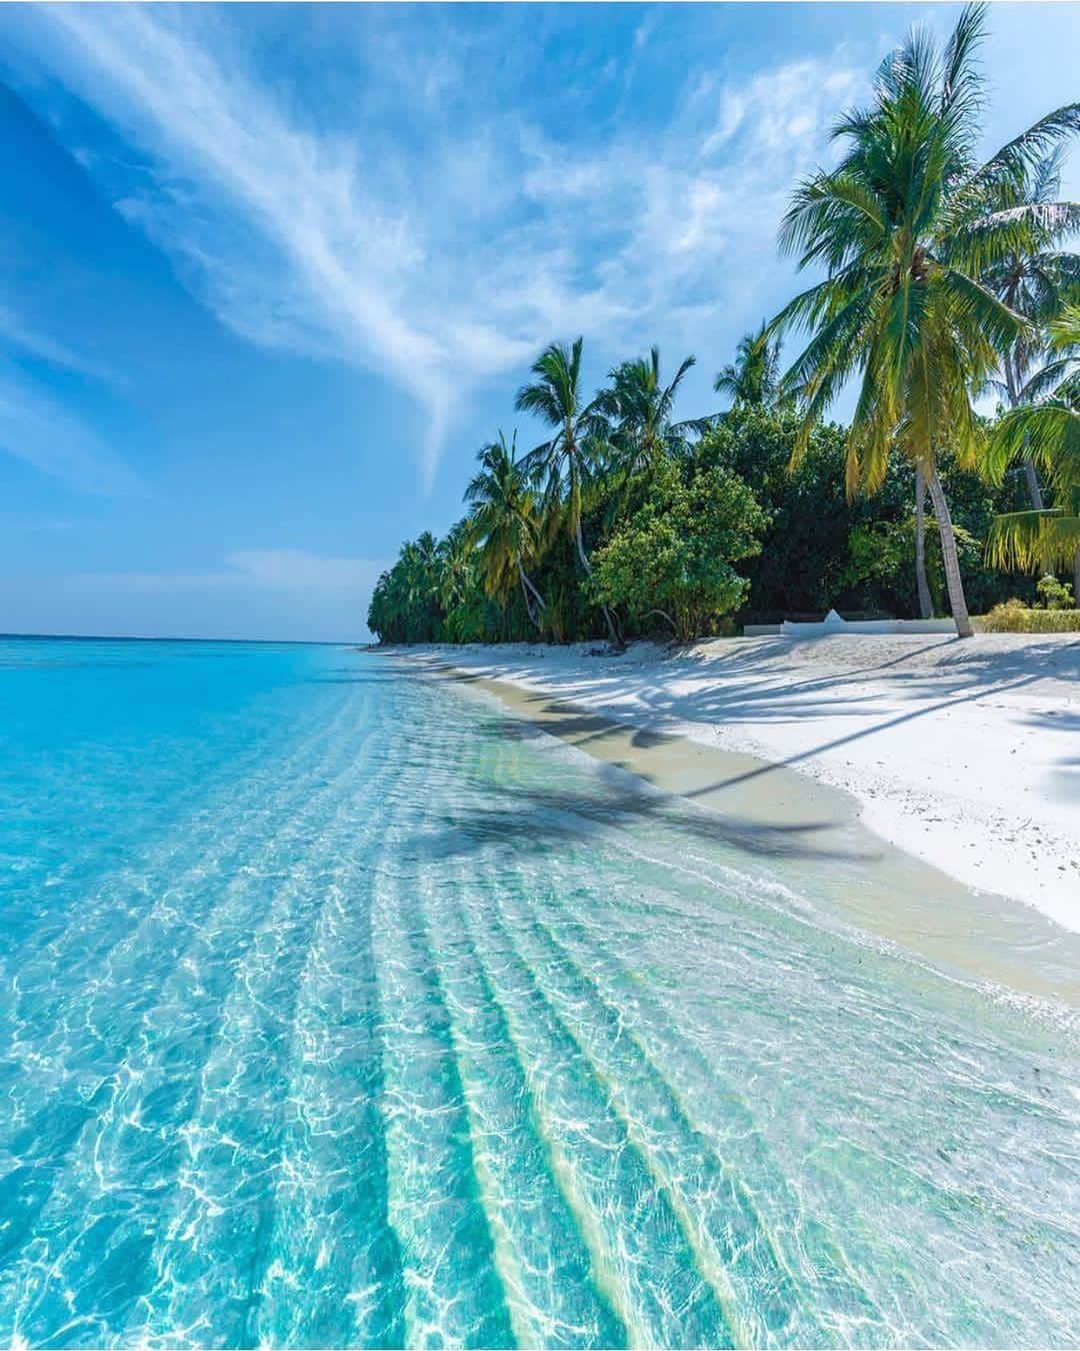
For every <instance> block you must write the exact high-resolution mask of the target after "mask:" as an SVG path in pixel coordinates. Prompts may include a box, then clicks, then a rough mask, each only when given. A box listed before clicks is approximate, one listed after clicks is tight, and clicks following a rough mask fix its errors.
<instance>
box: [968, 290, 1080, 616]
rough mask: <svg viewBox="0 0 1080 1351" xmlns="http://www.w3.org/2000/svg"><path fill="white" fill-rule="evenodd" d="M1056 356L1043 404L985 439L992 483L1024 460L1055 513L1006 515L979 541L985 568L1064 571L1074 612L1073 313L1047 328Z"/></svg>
mask: <svg viewBox="0 0 1080 1351" xmlns="http://www.w3.org/2000/svg"><path fill="white" fill-rule="evenodd" d="M1050 340H1051V342H1052V344H1053V346H1054V348H1056V349H1057V350H1058V351H1059V352H1061V353H1062V354H1063V355H1062V356H1061V358H1060V360H1059V361H1058V362H1056V363H1055V365H1056V366H1057V367H1058V368H1059V369H1061V370H1062V374H1063V378H1062V379H1061V381H1060V383H1059V384H1058V386H1057V387H1056V389H1055V390H1054V391H1053V393H1052V394H1051V395H1050V397H1049V398H1046V399H1044V400H1042V401H1041V402H1039V403H1036V404H1032V405H1030V406H1027V407H1019V408H1012V409H1010V410H1009V411H1008V412H1006V413H1005V414H1003V416H1002V417H1001V418H1000V420H999V421H998V424H997V426H996V427H995V429H994V432H993V436H992V438H991V455H992V458H991V466H990V467H991V470H992V472H993V473H994V476H995V477H1000V475H1001V474H1002V473H1003V472H1004V470H1005V468H1006V467H1007V466H1008V465H1009V464H1011V463H1013V462H1015V460H1016V459H1017V458H1021V457H1025V456H1027V457H1030V458H1031V459H1032V460H1033V461H1034V462H1035V463H1036V464H1037V465H1038V467H1039V468H1040V469H1041V470H1042V472H1043V474H1044V476H1045V478H1046V481H1047V483H1048V484H1049V486H1050V487H1051V488H1052V489H1053V492H1054V497H1055V505H1054V506H1053V507H1051V508H1046V507H1043V508H1040V509H1038V510H1032V511H1014V512H1010V513H1009V514H1008V515H1006V516H999V517H997V519H996V520H995V521H994V524H993V526H992V527H991V530H990V535H989V538H988V540H987V558H988V560H989V562H990V563H991V565H992V566H995V567H1001V568H1018V569H1024V570H1027V569H1031V570H1035V569H1043V568H1045V569H1054V568H1065V567H1071V568H1072V570H1073V596H1074V598H1075V599H1076V603H1077V604H1078V605H1080V305H1073V306H1070V307H1069V308H1067V309H1066V310H1065V312H1064V314H1063V315H1062V316H1061V318H1060V319H1059V320H1057V321H1056V322H1055V323H1053V324H1051V325H1050Z"/></svg>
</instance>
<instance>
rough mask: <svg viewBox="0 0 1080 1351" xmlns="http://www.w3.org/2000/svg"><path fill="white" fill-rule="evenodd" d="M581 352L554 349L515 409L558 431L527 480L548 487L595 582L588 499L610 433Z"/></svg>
mask: <svg viewBox="0 0 1080 1351" xmlns="http://www.w3.org/2000/svg"><path fill="white" fill-rule="evenodd" d="M581 346H582V340H581V338H578V339H577V341H576V342H575V343H574V344H573V346H572V347H569V348H568V347H566V346H565V344H563V343H554V342H553V343H552V344H551V345H550V346H549V347H546V348H545V349H544V351H543V352H541V354H540V356H539V357H537V359H536V361H535V362H533V366H532V374H533V375H534V376H536V379H535V380H534V381H533V382H532V383H531V384H528V385H524V386H522V388H521V389H519V390H518V394H517V399H516V400H515V404H514V406H515V407H516V408H517V409H518V410H519V411H520V412H526V413H534V414H536V416H537V417H539V418H540V419H541V420H542V421H543V422H546V423H547V425H548V426H549V427H551V428H552V429H553V432H554V435H553V436H552V437H551V438H550V439H549V440H547V441H544V442H542V443H541V444H540V445H539V446H537V447H536V448H535V450H531V451H530V452H529V453H528V455H526V456H525V458H524V460H523V462H522V463H523V467H524V469H525V472H526V474H528V476H529V477H530V478H531V479H532V480H533V481H534V482H536V483H540V484H543V488H544V498H545V501H546V503H547V506H548V508H549V510H550V511H551V512H552V513H553V515H554V514H555V513H557V512H561V513H562V519H563V520H564V521H565V525H566V528H567V530H568V531H569V533H570V535H571V536H572V537H573V540H574V543H575V546H576V548H577V556H578V561H579V562H580V564H581V567H582V570H583V571H584V573H585V574H586V576H588V577H591V576H592V568H591V567H590V566H589V558H588V555H587V554H586V552H585V541H584V539H583V537H582V531H581V516H582V511H583V493H584V490H585V488H586V486H587V485H588V483H589V481H590V480H591V479H592V477H593V474H594V470H595V466H596V462H597V459H598V455H599V451H600V449H601V447H602V446H604V445H605V444H606V443H607V440H608V431H607V427H606V424H605V420H604V416H603V412H602V410H601V408H600V406H599V405H598V402H597V400H596V399H593V400H590V401H589V402H586V401H585V399H584V397H583V395H582V392H581ZM601 608H602V609H603V612H604V620H605V622H606V624H607V629H608V636H609V637H610V639H611V641H612V643H615V644H617V643H618V641H619V639H618V635H617V634H616V631H615V624H614V621H613V619H612V617H611V611H610V610H609V609H608V607H607V606H606V605H603V606H602V607H601Z"/></svg>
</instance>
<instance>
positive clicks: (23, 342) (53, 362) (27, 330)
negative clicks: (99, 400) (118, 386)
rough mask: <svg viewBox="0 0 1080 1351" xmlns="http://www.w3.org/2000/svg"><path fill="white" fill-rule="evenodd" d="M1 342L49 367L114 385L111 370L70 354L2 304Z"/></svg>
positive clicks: (0, 307)
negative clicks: (56, 367)
mask: <svg viewBox="0 0 1080 1351" xmlns="http://www.w3.org/2000/svg"><path fill="white" fill-rule="evenodd" d="M0 339H2V340H3V341H4V342H5V343H6V344H7V345H8V346H9V347H13V348H15V349H16V351H18V352H21V353H26V354H28V355H29V356H31V357H34V358H36V359H37V360H38V361H44V362H46V363H47V364H48V365H50V366H58V367H60V368H61V369H62V370H68V371H74V372H75V373H76V374H77V375H87V376H89V377H90V378H91V379H93V380H102V381H105V382H107V383H110V384H111V383H114V382H115V376H114V375H113V374H112V373H111V372H110V371H107V370H105V368H104V367H102V366H99V365H97V363H96V362H93V361H91V360H89V358H87V357H84V356H82V355H81V354H80V353H78V352H74V351H72V350H71V348H70V347H65V346H64V344H63V343H60V342H57V341H56V339H55V338H53V337H51V336H50V335H49V334H46V333H41V332H39V331H38V330H37V329H36V328H34V327H33V326H32V325H30V324H28V323H27V322H26V320H25V319H23V318H22V317H21V316H20V315H18V314H16V313H15V311H14V310H13V309H10V308H8V307H7V306H5V305H0Z"/></svg>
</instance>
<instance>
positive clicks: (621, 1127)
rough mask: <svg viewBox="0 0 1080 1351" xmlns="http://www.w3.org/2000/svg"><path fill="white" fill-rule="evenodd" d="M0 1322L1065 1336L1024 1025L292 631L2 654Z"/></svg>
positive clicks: (329, 1332)
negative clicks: (276, 640) (265, 636)
mask: <svg viewBox="0 0 1080 1351" xmlns="http://www.w3.org/2000/svg"><path fill="white" fill-rule="evenodd" d="M0 921H2V930H0V937H2V943H0V1338H2V1339H3V1340H4V1341H5V1342H7V1341H11V1340H14V1341H16V1342H24V1343H28V1344H30V1345H34V1346H39V1345H41V1346H43V1345H49V1346H53V1345H68V1344H74V1345H80V1344H81V1345H100V1344H144V1343H153V1344H159V1345H169V1346H172V1345H178V1344H187V1343H193V1344H198V1345H213V1346H257V1345H282V1346H288V1345H292V1346H326V1345H364V1346H402V1345H408V1346H417V1345H461V1344H468V1345H482V1346H504V1345H512V1344H523V1345H539V1344H545V1345H566V1346H585V1345H604V1346H614V1345H622V1344H634V1345H646V1344H660V1345H673V1346H674V1345H702V1344H710V1345H732V1344H740V1345H743V1344H746V1345H763V1346H787V1345H799V1346H816V1345H822V1346H824V1345H836V1344H850V1345H859V1346H879V1345H882V1346H886V1345H897V1344H903V1345H913V1346H918V1345H927V1344H935V1345H940V1344H943V1343H948V1344H963V1345H984V1346H986V1345H1032V1346H1034V1345H1053V1346H1058V1345H1077V1344H1078V1342H1080V1053H1078V1037H1077V1029H1076V1025H1075V1023H1074V1022H1071V1021H1070V1019H1069V1017H1068V1015H1067V1014H1065V1013H1064V1012H1063V1011H1062V1012H1060V1014H1059V1013H1057V1012H1055V1011H1054V1010H1053V1009H1051V1008H1047V1007H1041V1006H1036V1005H1034V1004H1032V1005H1031V1006H1030V1007H1028V1006H1027V1005H1025V1003H1024V1002H1023V1001H1013V1002H1011V1003H1010V1002H1009V1001H1007V1000H1002V999H999V998H994V997H992V995H991V994H990V993H988V992H986V991H980V990H977V989H972V988H970V987H968V986H965V985H963V984H960V983H958V982H956V981H955V980H949V979H946V978H944V977H941V976H938V975H936V974H935V973H933V972H932V971H930V970H928V969H927V968H925V967H924V966H921V965H919V964H918V963H917V962H915V961H913V960H911V959H909V958H907V957H905V956H904V955H903V954H900V953H898V952H896V951H892V950H890V949H889V948H888V947H886V946H884V945H882V944H881V943H880V942H875V941H872V940H869V939H864V938H862V937H861V936H860V935H858V934H857V933H855V932H853V931H850V930H847V929H845V928H843V927H842V926H841V925H839V924H838V923H837V921H835V920H834V919H830V918H829V917H828V916H827V914H825V913H824V912H823V911H822V910H821V908H820V907H819V906H817V905H816V904H815V903H814V898H813V896H812V895H811V894H809V893H804V892H803V891H801V890H800V874H799V860H798V858H797V857H791V856H790V854H789V856H787V857H784V858H775V859H774V858H771V857H769V856H768V854H767V853H765V854H763V853H762V852H761V851H760V849H758V848H754V849H751V848H749V847H747V845H746V842H745V841H740V840H739V839H737V838H733V837H732V836H731V835H730V833H726V832H722V831H718V830H717V829H716V828H715V823H714V822H713V821H712V819H711V818H709V817H707V816H706V815H705V814H704V813H700V812H695V811H694V810H692V809H690V808H687V807H685V806H683V805H680V804H678V803H665V802H663V801H660V800H658V799H656V798H655V797H653V796H651V795H649V794H647V793H644V792H640V791H637V790H635V789H633V788H632V787H631V786H630V785H629V783H628V781H626V780H624V779H621V778H619V777H618V776H617V775H615V776H613V775H612V773H611V772H610V771H605V770H603V769H602V768H601V767H600V766H598V765H596V764H594V763H593V762H591V761H589V760H587V759H586V758H585V757H583V756H580V755H579V754H577V753H575V752H572V751H570V750H569V749H568V748H566V747H564V746H562V745H559V744H556V743H553V742H551V741H549V740H547V739H546V738H540V737H537V736H535V735H532V734H530V733H529V732H528V731H527V729H523V728H522V727H521V726H520V724H517V723H515V722H513V721H511V720H509V719H508V718H507V717H506V715H505V713H503V712H501V711H500V710H499V709H498V708H497V707H496V706H495V705H494V704H489V703H487V702H485V701H484V700H482V699H478V698H476V697H475V696H468V695H464V694H462V693H460V692H458V691H456V690H455V689H453V688H451V687H448V686H446V685H443V684H440V683H437V682H434V681H431V680H428V679H423V678H421V677H418V676H415V675H413V674H411V673H409V672H407V671H406V670H405V669H404V668H402V667H396V666H395V665H394V664H392V663H391V662H389V661H387V660H385V659H382V658H378V657H370V656H365V655H362V654H358V653H352V652H346V651H343V650H336V649H333V648H300V647H295V648H288V647H281V648H274V647H256V646H251V647H245V646H242V645H224V644H222V645H214V644H170V643H158V644H142V643H89V642H78V643H76V642H72V643H66V642H59V641H42V642H29V641H10V642H0Z"/></svg>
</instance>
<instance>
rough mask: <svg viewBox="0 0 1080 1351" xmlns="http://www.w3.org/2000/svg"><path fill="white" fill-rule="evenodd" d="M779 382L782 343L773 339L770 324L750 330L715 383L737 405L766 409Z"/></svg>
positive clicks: (719, 390) (720, 391)
mask: <svg viewBox="0 0 1080 1351" xmlns="http://www.w3.org/2000/svg"><path fill="white" fill-rule="evenodd" d="M779 383H780V345H779V343H776V342H774V341H773V340H772V337H771V334H770V332H769V326H768V324H762V326H761V327H760V328H759V329H758V331H757V332H756V333H747V334H746V335H745V336H744V337H743V338H742V339H741V340H740V342H739V345H738V347H737V348H736V349H735V360H734V361H733V362H729V363H728V365H726V366H725V367H724V369H723V370H722V371H721V372H720V373H719V375H718V376H717V377H716V380H715V381H714V382H713V388H714V389H715V390H716V392H717V393H718V394H727V395H729V396H730V398H731V401H732V403H733V404H734V406H735V407H737V408H765V407H767V406H768V405H769V404H770V403H772V401H773V400H774V399H775V397H776V394H777V390H778V387H779Z"/></svg>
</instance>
